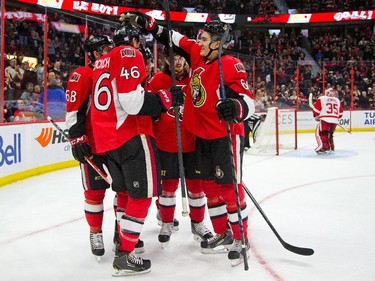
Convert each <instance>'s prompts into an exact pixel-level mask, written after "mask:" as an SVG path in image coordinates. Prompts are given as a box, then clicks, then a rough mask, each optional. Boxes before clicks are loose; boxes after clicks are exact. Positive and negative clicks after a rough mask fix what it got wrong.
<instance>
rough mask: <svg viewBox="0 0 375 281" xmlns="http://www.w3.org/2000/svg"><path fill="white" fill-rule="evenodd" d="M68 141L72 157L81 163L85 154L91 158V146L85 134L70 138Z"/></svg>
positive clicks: (83, 161)
mask: <svg viewBox="0 0 375 281" xmlns="http://www.w3.org/2000/svg"><path fill="white" fill-rule="evenodd" d="M69 141H70V144H71V145H72V154H73V157H74V159H76V160H77V161H79V162H81V163H86V159H85V156H86V157H88V158H90V159H91V158H92V153H91V146H90V144H89V142H88V138H87V136H86V135H82V136H80V137H78V138H70V139H69Z"/></svg>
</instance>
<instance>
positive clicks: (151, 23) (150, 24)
mask: <svg viewBox="0 0 375 281" xmlns="http://www.w3.org/2000/svg"><path fill="white" fill-rule="evenodd" d="M120 21H122V22H129V23H130V24H132V25H134V26H136V27H138V28H139V29H140V30H141V31H142V32H143V33H151V34H152V35H156V33H157V31H158V25H157V23H156V20H155V19H154V18H153V17H150V16H148V15H146V14H143V13H141V12H139V11H129V12H127V13H126V14H122V15H121V16H120Z"/></svg>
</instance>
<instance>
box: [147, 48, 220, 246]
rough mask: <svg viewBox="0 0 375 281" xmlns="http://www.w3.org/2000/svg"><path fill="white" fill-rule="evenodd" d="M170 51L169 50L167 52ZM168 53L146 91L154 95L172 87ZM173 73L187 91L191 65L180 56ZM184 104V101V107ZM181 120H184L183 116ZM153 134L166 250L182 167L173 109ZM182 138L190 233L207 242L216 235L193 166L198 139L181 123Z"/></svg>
mask: <svg viewBox="0 0 375 281" xmlns="http://www.w3.org/2000/svg"><path fill="white" fill-rule="evenodd" d="M165 50H167V48H166V49H165ZM164 53H165V60H164V65H163V66H162V71H161V72H158V73H156V74H155V75H154V76H153V77H152V79H151V80H150V81H149V83H148V86H147V90H150V91H151V92H155V91H157V90H159V89H163V88H165V87H171V86H172V77H171V69H172V67H170V63H171V62H170V58H169V52H164ZM172 63H174V67H173V69H174V71H175V77H176V86H177V87H181V88H182V89H183V88H185V87H186V85H187V83H188V80H189V77H188V76H189V73H188V70H189V65H188V63H187V62H186V60H185V59H184V58H183V57H182V56H180V55H175V56H174V61H173V62H172ZM182 103H183V101H181V105H182ZM182 112H183V108H182V107H180V111H179V116H181V115H182ZM181 117H182V116H181ZM154 132H155V139H156V144H157V147H158V148H159V151H160V160H161V169H162V194H161V195H160V196H159V202H158V204H159V209H160V216H161V220H162V225H161V230H160V234H159V236H158V238H159V241H160V242H161V243H162V247H165V246H166V244H167V243H168V242H169V240H170V236H171V234H172V229H173V224H174V223H173V219H174V213H175V207H176V190H177V188H178V184H179V178H180V174H179V163H178V149H177V147H178V146H177V137H176V121H175V112H174V109H173V108H170V109H169V110H168V111H167V112H165V113H162V114H161V115H160V117H159V118H158V119H157V120H156V122H155V123H154ZM180 135H181V144H182V152H183V163H184V165H183V166H184V169H185V171H184V172H185V179H186V188H187V191H188V201H189V206H190V213H189V215H190V219H191V231H192V233H193V235H194V238H195V239H196V240H197V241H202V240H207V239H208V238H211V237H212V236H213V235H212V233H211V231H210V230H209V229H208V228H207V227H206V226H205V225H204V223H203V220H204V213H205V205H206V204H205V196H204V192H203V187H202V180H200V179H199V174H198V173H197V169H196V167H195V165H194V163H195V161H194V156H195V155H194V150H195V137H194V136H193V135H192V134H191V133H189V132H188V131H186V130H185V129H184V126H183V124H182V123H180Z"/></svg>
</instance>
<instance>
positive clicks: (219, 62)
mask: <svg viewBox="0 0 375 281" xmlns="http://www.w3.org/2000/svg"><path fill="white" fill-rule="evenodd" d="M229 30H230V27H229V26H228V25H227V26H226V30H225V31H224V34H223V36H222V38H221V40H220V44H219V52H218V59H217V61H218V67H219V79H220V97H221V99H222V100H225V99H226V96H225V88H224V78H223V66H222V63H221V55H222V53H223V45H224V43H225V42H226V40H227V38H228V37H229ZM226 129H227V136H228V142H229V154H230V158H231V165H232V178H233V186H234V193H235V195H236V207H237V215H238V225H239V228H240V236H241V247H242V249H241V255H242V257H243V261H244V269H245V270H248V269H249V263H248V260H247V252H246V241H245V235H244V229H243V223H242V214H241V205H240V195H239V192H238V182H237V175H236V169H235V164H234V152H233V146H232V135H231V131H230V124H229V122H226Z"/></svg>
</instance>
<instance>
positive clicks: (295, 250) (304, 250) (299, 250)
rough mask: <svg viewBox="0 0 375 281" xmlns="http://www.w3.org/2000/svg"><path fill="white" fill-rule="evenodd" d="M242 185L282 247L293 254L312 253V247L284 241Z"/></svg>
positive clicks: (303, 254) (305, 254)
mask: <svg viewBox="0 0 375 281" xmlns="http://www.w3.org/2000/svg"><path fill="white" fill-rule="evenodd" d="M242 186H243V188H244V190H245V192H246V193H247V195H248V196H249V197H250V199H251V201H253V203H254V205H255V207H256V208H257V209H258V211H259V212H260V214H261V215H262V217H263V218H264V220H265V221H266V222H267V224H268V226H269V227H270V228H271V230H272V232H273V233H274V234H275V235H276V237H277V239H278V240H279V241H280V243H281V245H283V247H284V248H285V249H287V250H288V251H290V252H292V253H295V254H298V255H302V256H311V255H313V254H314V250H313V249H310V248H302V247H297V246H293V245H290V244H289V243H287V242H285V241H284V240H283V239H282V238H281V236H280V235H279V233H278V232H277V231H276V229H275V228H274V227H273V225H272V223H271V222H270V221H269V219H268V218H267V216H266V214H265V213H264V212H263V210H262V208H261V207H260V205H259V203H258V202H257V200H256V199H255V198H254V196H253V195H252V194H251V192H250V190H249V189H248V188H247V186H246V185H245V184H244V183H243V182H242Z"/></svg>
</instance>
